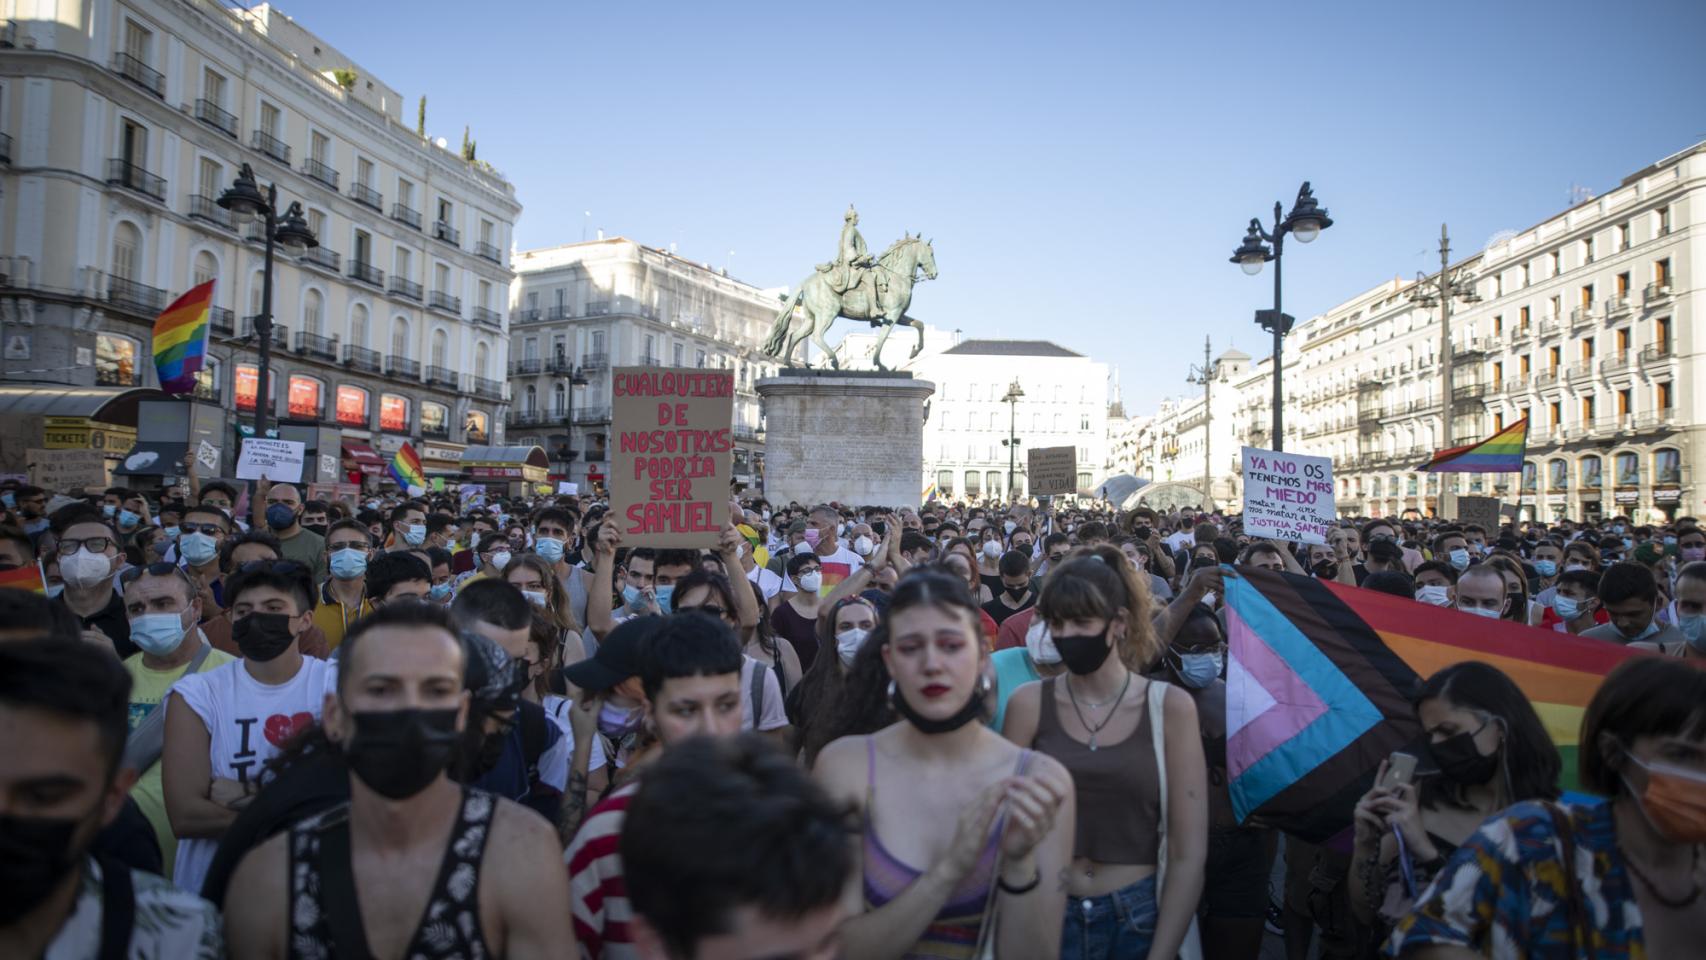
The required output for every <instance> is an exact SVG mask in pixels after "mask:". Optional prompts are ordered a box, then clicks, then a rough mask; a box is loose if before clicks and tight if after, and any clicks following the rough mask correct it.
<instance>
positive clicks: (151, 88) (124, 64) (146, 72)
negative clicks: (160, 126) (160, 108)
mask: <svg viewBox="0 0 1706 960" xmlns="http://www.w3.org/2000/svg"><path fill="white" fill-rule="evenodd" d="M113 72H114V73H116V74H118V75H119V76H121V77H123V78H125V79H126V80H129V81H130V82H131V83H134V84H136V85H137V86H139V87H141V88H142V89H144V90H146V91H148V92H149V93H152V94H153V95H155V96H156V97H159V98H160V99H162V100H164V99H166V75H165V74H163V73H161V72H160V71H158V70H156V69H154V68H153V67H150V66H149V65H148V64H146V63H143V62H142V61H141V60H138V59H136V58H135V57H133V56H131V55H130V54H128V53H122V52H121V53H115V54H113Z"/></svg>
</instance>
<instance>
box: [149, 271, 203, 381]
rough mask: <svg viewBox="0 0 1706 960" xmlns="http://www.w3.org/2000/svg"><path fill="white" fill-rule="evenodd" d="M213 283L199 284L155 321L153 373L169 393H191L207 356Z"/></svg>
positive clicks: (175, 301)
mask: <svg viewBox="0 0 1706 960" xmlns="http://www.w3.org/2000/svg"><path fill="white" fill-rule="evenodd" d="M212 308H213V281H212V280H209V281H207V282H206V283H202V284H198V285H197V286H195V287H192V288H191V289H190V291H189V292H188V293H186V294H184V295H183V296H181V297H179V298H178V299H176V300H173V301H172V305H171V306H169V307H167V308H166V309H165V310H164V311H162V312H161V313H160V315H159V316H158V317H155V318H154V370H155V372H156V373H158V374H159V375H160V389H161V390H163V391H165V392H166V393H189V392H190V391H192V390H194V389H195V375H196V374H197V373H199V372H201V365H202V362H203V361H204V359H205V358H206V357H207V330H208V323H207V318H208V315H209V313H211V312H212Z"/></svg>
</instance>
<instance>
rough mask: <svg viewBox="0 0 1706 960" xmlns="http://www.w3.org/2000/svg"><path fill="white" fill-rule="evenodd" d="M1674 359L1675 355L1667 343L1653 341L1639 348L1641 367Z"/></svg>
mask: <svg viewBox="0 0 1706 960" xmlns="http://www.w3.org/2000/svg"><path fill="white" fill-rule="evenodd" d="M1674 359H1676V355H1675V354H1674V353H1673V352H1671V346H1670V344H1668V343H1655V344H1651V345H1649V346H1645V347H1642V348H1641V366H1643V367H1645V366H1649V365H1652V364H1657V363H1663V362H1664V361H1666V360H1674Z"/></svg>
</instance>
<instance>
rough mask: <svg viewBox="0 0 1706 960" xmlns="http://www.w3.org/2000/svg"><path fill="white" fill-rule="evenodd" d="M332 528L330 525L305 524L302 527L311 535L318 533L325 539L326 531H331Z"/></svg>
mask: <svg viewBox="0 0 1706 960" xmlns="http://www.w3.org/2000/svg"><path fill="white" fill-rule="evenodd" d="M331 526H332V525H331V524H329V523H305V524H303V525H302V529H304V530H306V531H308V532H309V533H317V534H319V535H320V536H322V537H324V536H325V535H326V531H327V530H329V529H331Z"/></svg>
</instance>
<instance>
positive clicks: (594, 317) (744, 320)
mask: <svg viewBox="0 0 1706 960" xmlns="http://www.w3.org/2000/svg"><path fill="white" fill-rule="evenodd" d="M515 267H516V279H515V284H514V288H513V291H512V293H511V301H510V304H511V308H512V314H511V317H512V323H511V328H510V357H511V361H510V365H509V379H510V389H511V395H512V397H513V405H512V407H511V410H510V413H509V419H508V424H509V426H508V429H509V436H510V442H512V443H538V444H540V445H542V446H544V447H545V448H546V449H547V451H549V452H550V454H551V459H552V460H553V461H554V462H555V466H554V469H555V470H556V471H557V472H556V473H555V474H553V476H555V477H558V478H560V479H563V480H571V481H573V482H576V483H590V484H592V485H593V486H594V487H597V486H599V485H601V484H604V483H605V482H606V480H607V478H608V475H609V471H610V426H611V424H610V413H611V392H610V369H611V368H612V367H626V366H663V367H700V368H711V369H719V370H732V371H733V372H734V375H735V405H734V407H735V409H734V460H733V476H734V479H735V483H736V484H738V485H740V486H741V487H742V488H747V487H755V486H758V485H759V483H760V480H761V478H762V476H763V472H764V435H763V428H764V422H763V414H762V411H761V410H760V408H759V402H758V394H757V392H756V391H755V389H754V385H755V384H756V383H757V382H758V381H759V380H760V379H762V378H764V377H767V376H771V375H773V374H774V373H775V371H776V369H777V367H778V364H777V362H776V360H775V359H774V358H772V357H769V356H767V355H765V354H764V353H763V352H762V350H761V347H762V345H763V343H764V340H765V338H766V337H767V336H768V335H769V333H770V326H771V323H772V321H773V320H774V319H775V317H776V314H777V313H778V312H779V311H780V310H781V307H782V302H781V299H780V295H779V294H780V292H781V291H778V290H761V289H759V288H758V287H754V286H752V285H750V284H746V283H742V282H740V281H739V280H735V279H732V278H730V277H729V276H728V275H727V274H726V273H725V272H723V271H718V270H713V269H711V267H710V266H709V265H708V264H702V263H695V262H693V261H690V260H685V259H683V258H681V257H678V256H675V255H674V254H672V253H671V252H669V251H667V250H660V249H657V248H654V247H648V246H644V245H642V244H639V243H635V242H634V241H632V240H627V239H623V238H620V237H615V238H610V239H602V238H601V239H598V240H589V241H586V242H582V243H570V244H564V245H561V246H556V247H546V248H542V249H538V250H524V251H521V252H519V253H517V254H516V258H515ZM576 372H578V373H579V377H580V379H582V380H583V381H584V382H583V383H581V384H578V385H577V384H575V383H574V379H575V374H576ZM571 405H572V410H571ZM569 452H572V453H574V454H575V456H573V457H565V456H564V454H565V453H569Z"/></svg>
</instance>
